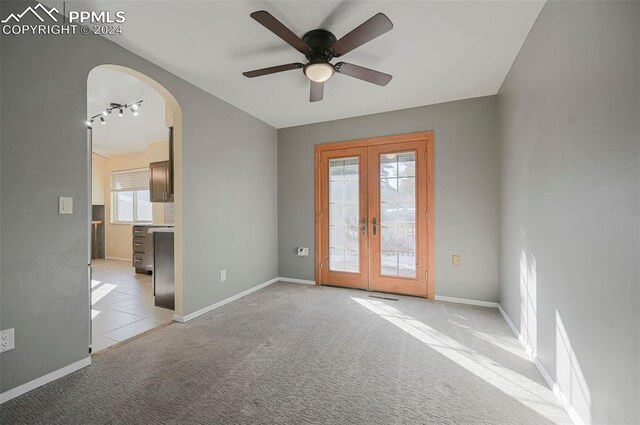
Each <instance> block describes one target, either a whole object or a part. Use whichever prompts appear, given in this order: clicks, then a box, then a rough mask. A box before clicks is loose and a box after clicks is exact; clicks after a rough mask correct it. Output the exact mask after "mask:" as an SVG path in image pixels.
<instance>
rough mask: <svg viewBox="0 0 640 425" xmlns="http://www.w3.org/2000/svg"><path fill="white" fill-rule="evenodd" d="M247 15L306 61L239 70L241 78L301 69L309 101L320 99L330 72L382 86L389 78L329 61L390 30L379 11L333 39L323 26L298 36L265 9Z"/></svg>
mask: <svg viewBox="0 0 640 425" xmlns="http://www.w3.org/2000/svg"><path fill="white" fill-rule="evenodd" d="M251 17H252V18H253V19H255V20H256V21H258V22H259V23H260V24H262V25H263V26H264V27H265V28H267V29H268V30H269V31H271V32H272V33H274V34H275V35H277V36H278V37H280V38H281V39H283V40H284V41H285V42H287V43H288V44H289V45H290V46H292V47H293V48H294V49H296V50H297V51H299V52H300V53H302V54H303V55H304V56H305V57H306V58H307V61H308V62H307V63H306V64H302V63H299V62H295V63H289V64H286V65H278V66H271V67H269V68H262V69H256V70H254V71H247V72H243V73H242V75H244V76H245V77H248V78H254V77H260V76H263V75H268V74H275V73H276V72H283V71H290V70H292V69H302V70H303V72H304V74H305V75H306V76H307V78H309V80H311V94H310V97H309V100H310V101H311V102H317V101H319V100H322V97H323V93H324V82H325V81H327V80H328V79H329V78H331V76H332V75H333V74H334V72H337V73H340V74H344V75H348V76H350V77H354V78H358V79H360V80H364V81H368V82H370V83H373V84H377V85H379V86H386V85H387V84H388V83H389V81H391V79H392V78H393V77H392V76H391V75H389V74H385V73H383V72H379V71H374V70H373V69H369V68H365V67H362V66H358V65H353V64H351V63H347V62H338V63H336V64H335V65H334V64H331V63H330V61H331V60H332V59H333V58H337V57H340V56H342V55H345V54H347V53H349V52H350V51H352V50H354V49H356V48H358V47H360V46H362V45H363V44H365V43H368V42H369V41H371V40H373V39H374V38H376V37H378V36H380V35H382V34H384V33H385V32H387V31H390V30H391V29H392V28H393V23H392V22H391V20H390V19H389V18H387V16H386V15H385V14H383V13H378V14H376V15H374V16H373V17H372V18H370V19H369V20H367V21H365V22H364V23H362V24H360V26H358V27H356V28H355V29H353V30H352V31H351V32H350V33H348V34H347V35H345V36H343V37H342V38H340V39H337V38H336V36H335V35H333V34H332V33H331V32H329V31H327V30H324V29H315V30H311V31H309V32H307V33H306V34H305V35H304V36H303V37H302V38H300V37H298V36H297V35H295V34H294V33H293V32H292V31H291V30H290V29H289V28H287V27H286V26H285V25H284V24H283V23H282V22H280V21H278V20H277V19H276V18H274V17H273V15H271V14H270V13H269V12H267V11H265V10H260V11H257V12H253V13H252V14H251Z"/></svg>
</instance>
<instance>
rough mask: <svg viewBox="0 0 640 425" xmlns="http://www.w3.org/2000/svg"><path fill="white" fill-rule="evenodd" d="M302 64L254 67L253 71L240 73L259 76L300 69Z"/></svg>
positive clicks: (251, 76)
mask: <svg viewBox="0 0 640 425" xmlns="http://www.w3.org/2000/svg"><path fill="white" fill-rule="evenodd" d="M303 66H304V65H302V64H301V63H288V64H286V65H278V66H270V67H269V68H261V69H254V70H253V71H247V72H243V73H242V75H244V76H245V77H248V78H254V77H261V76H263V75H269V74H275V73H276V72H283V71H290V70H292V69H300V68H302V67H303Z"/></svg>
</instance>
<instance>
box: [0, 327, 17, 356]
mask: <svg viewBox="0 0 640 425" xmlns="http://www.w3.org/2000/svg"><path fill="white" fill-rule="evenodd" d="M13 336H14V331H13V328H11V329H5V330H4V331H0V353H4V352H5V351H9V350H13V349H14V348H15V342H14V338H13Z"/></svg>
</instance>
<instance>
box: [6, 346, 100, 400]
mask: <svg viewBox="0 0 640 425" xmlns="http://www.w3.org/2000/svg"><path fill="white" fill-rule="evenodd" d="M90 364H91V357H85V358H84V359H82V360H79V361H77V362H75V363H71V364H70V365H68V366H65V367H63V368H61V369H58V370H55V371H53V372H51V373H47V374H46V375H44V376H41V377H39V378H36V379H34V380H33V381H29V382H27V383H26V384H22V385H20V386H18V387H15V388H12V389H10V390H9V391H5V392H3V393H1V394H0V404H2V403H4V402H5V401H9V400H11V399H13V398H16V397H18V396H20V395H22V394H24V393H27V392H29V391H31V390H35V389H36V388H38V387H41V386H43V385H44V384H48V383H49V382H53V381H55V380H56V379H60V378H62V377H63V376H66V375H68V374H70V373H73V372H75V371H76V370H80V369H82V368H83V367H87V366H89V365H90Z"/></svg>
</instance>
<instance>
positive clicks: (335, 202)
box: [329, 157, 360, 273]
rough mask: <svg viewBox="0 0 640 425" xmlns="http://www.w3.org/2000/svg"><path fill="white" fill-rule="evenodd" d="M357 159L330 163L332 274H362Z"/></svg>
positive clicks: (330, 266)
mask: <svg viewBox="0 0 640 425" xmlns="http://www.w3.org/2000/svg"><path fill="white" fill-rule="evenodd" d="M359 184H360V171H359V162H358V158H357V157H354V158H340V159H331V160H329V270H331V271H337V272H353V273H357V272H359V271H360V254H359V249H358V248H359V247H360V234H359V232H358V217H359V205H360V194H359Z"/></svg>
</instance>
